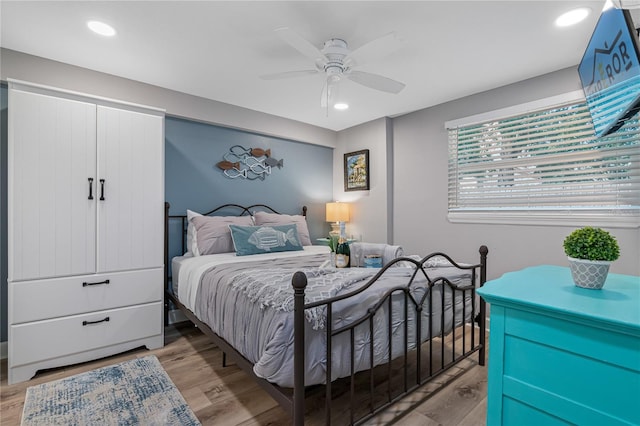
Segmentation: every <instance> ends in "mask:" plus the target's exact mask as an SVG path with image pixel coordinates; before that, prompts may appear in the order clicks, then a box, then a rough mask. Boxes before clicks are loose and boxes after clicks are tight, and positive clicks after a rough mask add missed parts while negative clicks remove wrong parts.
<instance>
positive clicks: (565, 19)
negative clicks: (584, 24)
mask: <svg viewBox="0 0 640 426" xmlns="http://www.w3.org/2000/svg"><path fill="white" fill-rule="evenodd" d="M590 12H591V9H589V8H588V7H580V8H578V9H573V10H570V11H568V12H566V13H563V14H562V15H560V16H559V17H558V19H556V25H557V26H559V27H568V26H570V25H575V24H577V23H578V22H580V21H583V20H584V19H585V18H586V17H587V16H589V13H590Z"/></svg>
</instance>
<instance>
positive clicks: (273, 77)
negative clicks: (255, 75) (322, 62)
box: [260, 70, 319, 80]
mask: <svg viewBox="0 0 640 426" xmlns="http://www.w3.org/2000/svg"><path fill="white" fill-rule="evenodd" d="M318 73H319V71H318V70H300V71H287V72H278V73H275V74H263V75H261V76H260V78H261V79H262V80H280V79H283V78H294V77H303V76H305V75H312V74H318Z"/></svg>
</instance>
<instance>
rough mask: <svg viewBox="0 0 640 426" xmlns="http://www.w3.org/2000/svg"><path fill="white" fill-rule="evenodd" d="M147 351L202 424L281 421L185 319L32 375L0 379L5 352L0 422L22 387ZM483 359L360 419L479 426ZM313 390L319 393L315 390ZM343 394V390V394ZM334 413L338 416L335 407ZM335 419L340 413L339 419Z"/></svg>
mask: <svg viewBox="0 0 640 426" xmlns="http://www.w3.org/2000/svg"><path fill="white" fill-rule="evenodd" d="M149 354H153V355H156V356H157V357H158V359H159V360H160V362H161V363H162V366H163V367H164V369H165V370H166V371H167V373H168V374H169V376H170V377H171V380H172V381H173V382H174V383H175V385H176V386H177V387H178V389H179V390H180V392H181V393H182V395H183V396H184V398H185V400H186V401H187V403H188V404H189V406H190V407H191V409H192V410H193V411H194V413H195V414H196V416H197V417H198V419H199V420H200V421H201V422H202V424H203V425H205V426H208V425H216V426H235V425H242V426H257V425H260V426H266V425H274V426H275V425H289V424H290V423H291V419H290V417H289V416H288V414H287V413H286V412H285V411H284V410H283V409H282V408H280V406H279V405H278V404H277V403H276V402H275V401H274V400H273V399H272V398H271V397H270V396H269V395H268V394H267V393H266V392H265V391H264V390H262V389H260V388H259V387H258V386H257V385H256V384H255V383H254V382H253V380H252V379H251V378H249V376H247V375H246V374H245V373H244V372H243V371H242V370H240V369H239V368H238V367H236V366H235V365H228V366H227V367H224V368H223V367H222V352H221V351H220V350H219V349H218V348H217V347H216V346H214V345H213V343H211V342H210V340H209V339H208V338H207V337H206V336H205V335H204V334H203V333H202V332H200V330H198V329H197V328H195V327H194V326H193V325H191V324H190V323H181V324H176V325H172V326H168V327H166V328H165V347H164V348H161V349H157V350H153V351H148V350H146V349H144V348H141V349H136V350H133V351H129V352H127V353H125V354H121V355H116V356H112V357H108V358H104V359H101V360H97V361H93V362H87V363H83V364H79V365H74V366H70V367H63V368H57V369H51V370H47V371H41V372H39V373H38V374H37V375H36V377H34V378H33V379H31V380H29V381H27V382H23V383H17V384H14V385H11V386H9V385H7V374H6V369H7V360H2V362H0V425H2V426H5V425H6V426H10V425H19V424H20V417H21V415H22V407H23V404H24V397H25V392H26V389H27V388H28V387H29V386H33V385H36V384H40V383H45V382H49V381H52V380H57V379H60V378H63V377H68V376H72V375H74V374H79V373H82V372H85V371H89V370H93V369H95V368H99V367H103V366H107V365H111V364H115V363H118V362H122V361H126V360H128V359H133V358H137V357H143V356H146V355H149ZM486 397H487V367H486V366H485V367H481V366H478V365H477V355H474V356H472V357H471V358H469V359H466V360H464V361H462V362H461V363H460V364H458V365H456V366H455V367H453V368H452V369H451V370H449V371H448V372H447V373H445V374H443V375H441V376H439V377H438V378H436V379H435V380H434V381H433V382H430V383H428V384H426V385H424V386H423V387H422V388H420V389H418V390H416V391H415V392H413V393H412V394H411V395H408V396H407V397H405V398H403V399H401V400H400V401H398V402H397V403H395V404H394V405H393V406H391V407H389V408H388V409H387V410H385V411H384V412H382V413H380V414H379V415H378V416H376V417H374V418H373V419H371V420H370V421H368V422H367V424H370V425H388V424H394V425H401V426H414V425H424V426H431V425H443V426H481V425H484V424H485V417H486ZM314 398H316V396H311V397H309V398H307V406H308V410H307V421H306V423H307V424H309V425H314V424H323V421H324V420H323V416H322V415H321V414H322V413H323V410H324V408H323V406H322V404H324V402H321V401H315V400H314ZM317 398H320V399H322V398H323V396H322V395H319V396H318V397H317ZM343 399H344V398H343ZM336 408H337V410H336V411H337V412H338V413H337V414H336V416H338V417H340V416H341V417H342V419H341V420H342V422H341V423H343V424H344V422H345V419H344V416H343V414H342V413H341V411H340V410H341V408H340V407H339V406H337V407H336ZM339 420H340V419H339Z"/></svg>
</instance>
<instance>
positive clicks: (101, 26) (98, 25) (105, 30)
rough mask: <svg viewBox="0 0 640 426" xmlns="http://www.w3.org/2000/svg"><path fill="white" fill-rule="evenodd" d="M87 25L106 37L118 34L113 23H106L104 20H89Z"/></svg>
mask: <svg viewBox="0 0 640 426" xmlns="http://www.w3.org/2000/svg"><path fill="white" fill-rule="evenodd" d="M87 27H89V29H90V30H91V31H93V32H94V33H96V34H100V35H103V36H105V37H113V36H114V35H116V30H114V29H113V27H112V26H111V25H109V24H105V23H104V22H100V21H89V22H87Z"/></svg>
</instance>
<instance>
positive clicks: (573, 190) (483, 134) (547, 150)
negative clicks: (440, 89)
mask: <svg viewBox="0 0 640 426" xmlns="http://www.w3.org/2000/svg"><path fill="white" fill-rule="evenodd" d="M448 133H449V176H448V189H449V191H448V194H449V213H450V214H451V213H455V214H457V213H464V212H479V211H489V212H500V211H505V212H514V211H520V212H553V211H557V212H561V211H564V212H566V211H568V210H581V211H583V212H599V213H603V212H606V213H607V214H615V215H634V216H635V215H638V214H640V124H639V120H638V116H637V115H636V116H635V117H633V118H632V119H631V120H629V121H628V122H627V123H626V124H625V125H624V126H623V127H622V128H620V129H619V130H618V131H617V132H615V133H613V134H612V135H609V136H607V137H604V138H596V137H594V129H593V124H592V121H591V116H590V114H589V110H588V109H587V105H586V103H585V102H584V101H583V102H571V103H567V104H563V105H559V106H554V107H553V108H549V109H542V110H537V111H534V112H527V113H525V114H519V115H516V116H511V117H506V118H502V119H492V120H487V121H484V122H480V123H475V124H472V125H463V126H460V127H455V128H450V129H448Z"/></svg>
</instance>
